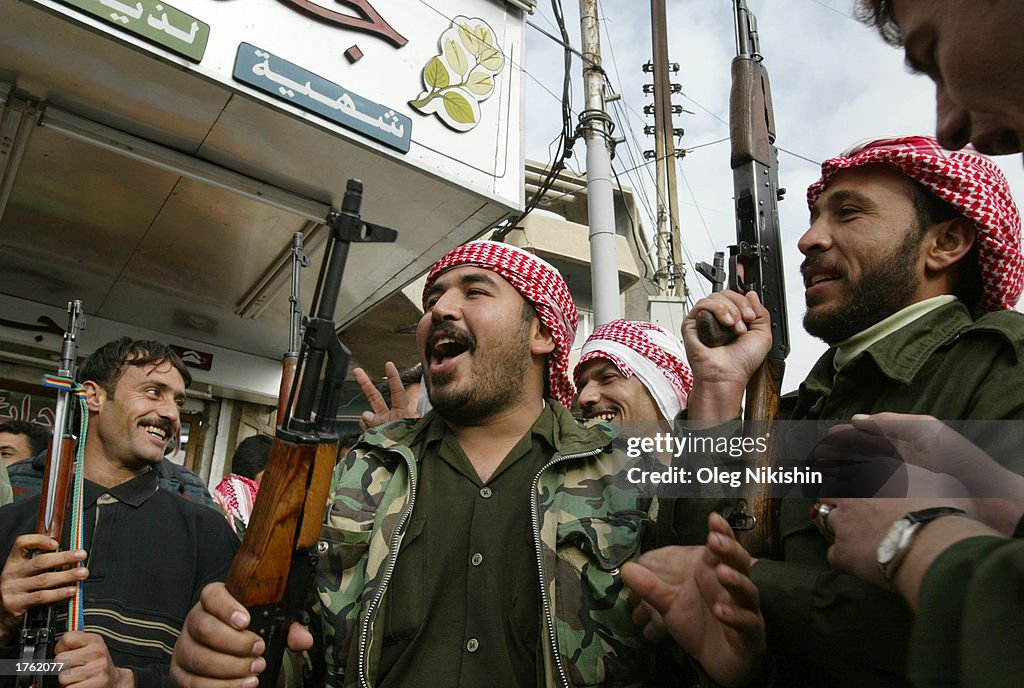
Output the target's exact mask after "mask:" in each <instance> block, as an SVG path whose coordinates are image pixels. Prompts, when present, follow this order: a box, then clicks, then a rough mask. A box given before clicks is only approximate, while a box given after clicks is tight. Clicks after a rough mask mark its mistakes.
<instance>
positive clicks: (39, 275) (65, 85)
mask: <svg viewBox="0 0 1024 688" xmlns="http://www.w3.org/2000/svg"><path fill="white" fill-rule="evenodd" d="M57 7H58V6H56V5H53V6H51V7H49V8H47V7H46V6H43V5H41V4H40V3H39V2H31V3H30V2H23V1H20V0H0V17H3V21H0V99H2V101H3V105H2V117H0V137H2V140H0V164H2V166H3V167H2V168H0V174H2V177H0V180H2V183H0V213H2V218H0V297H2V296H9V297H14V298H16V299H21V300H25V301H29V302H35V303H38V304H41V305H43V306H49V307H55V308H60V309H62V310H63V307H64V304H65V303H66V302H67V301H68V300H69V299H72V298H78V299H82V300H83V301H84V303H85V307H86V311H87V313H89V314H90V315H95V316H99V317H101V318H103V319H106V320H109V321H113V322H115V323H126V324H131V325H134V326H137V327H141V328H144V329H147V330H152V331H153V332H154V334H155V336H161V337H163V338H165V339H168V340H172V341H173V340H175V339H176V338H181V339H185V340H189V341H191V342H194V343H197V344H199V345H204V344H208V345H210V346H214V347H221V348H224V349H229V350H233V351H236V352H241V353H244V354H250V355H254V356H258V357H265V358H270V359H276V358H278V357H279V356H280V354H281V352H282V350H283V348H284V346H285V344H286V342H287V327H288V293H287V292H288V280H287V279H285V278H284V273H283V272H282V273H280V274H278V275H277V278H276V279H275V270H277V269H278V268H279V267H280V266H281V265H282V264H283V259H284V257H285V254H286V252H287V248H288V247H289V246H290V243H291V236H292V233H293V232H296V231H303V232H305V233H306V235H307V252H308V253H309V255H310V257H311V259H312V260H313V267H312V268H310V269H308V270H305V271H304V273H303V301H304V304H303V305H304V307H305V308H308V306H309V300H310V298H311V296H312V294H311V292H312V290H313V285H314V283H315V279H316V271H317V269H318V267H319V264H320V254H321V250H322V246H323V238H324V236H323V235H324V234H325V231H326V230H325V229H324V228H323V226H322V225H318V224H317V221H318V220H321V219H322V218H323V217H324V216H325V215H326V211H327V210H328V209H329V208H330V207H335V206H337V205H338V204H339V203H340V201H341V197H342V194H343V191H344V187H345V182H346V180H347V179H348V178H349V177H358V178H360V179H362V180H363V182H364V185H365V189H366V195H365V199H364V203H363V215H364V217H365V218H366V219H367V220H369V221H372V222H375V223H378V224H383V225H387V226H390V227H393V228H395V229H397V230H398V231H399V240H398V243H397V244H393V245H372V244H371V245H367V246H356V247H353V250H352V253H351V256H350V260H349V264H348V269H347V272H346V275H345V281H344V287H343V289H342V295H341V298H340V301H339V308H338V322H339V324H341V325H343V326H344V325H346V324H351V323H353V322H354V321H355V320H356V319H357V318H359V317H360V316H361V315H363V314H365V313H366V312H367V311H368V310H370V309H371V308H372V307H373V306H374V305H376V304H378V303H381V302H383V301H384V300H385V299H387V297H388V296H389V295H391V294H392V293H394V292H396V291H397V290H398V289H400V288H401V287H402V286H404V285H406V284H407V283H409V282H410V281H411V280H413V279H414V278H415V277H416V276H418V275H419V274H421V273H422V272H424V271H425V270H426V269H427V268H428V267H429V265H430V264H431V263H432V262H433V261H434V260H436V259H437V258H438V257H439V256H440V255H442V254H443V253H444V251H446V250H447V249H448V248H451V247H452V246H454V245H456V244H458V243H461V242H464V241H466V240H468V239H470V238H473V237H475V236H479V235H480V234H481V233H482V232H483V231H484V230H485V229H486V228H488V227H490V226H491V225H493V224H494V223H495V222H497V221H498V220H499V219H501V218H502V217H504V216H505V215H507V214H508V213H509V212H510V210H514V208H510V207H508V206H507V205H506V204H503V203H501V202H500V201H497V200H495V199H494V198H489V197H486V196H484V195H482V194H479V193H475V192H473V191H471V190H469V189H466V188H459V186H457V185H456V184H453V183H452V182H450V181H445V180H443V179H440V178H438V177H436V176H432V175H431V174H428V173H427V172H425V171H423V170H422V169H418V168H417V167H414V166H412V165H407V164H403V163H402V162H401V161H396V160H395V159H393V158H387V157H384V156H382V155H381V153H380V152H379V151H378V150H375V149H374V147H373V146H368V145H363V144H362V143H361V142H359V141H358V140H354V139H352V138H345V137H342V136H339V135H338V134H337V133H336V132H333V131H330V130H329V129H328V128H326V127H319V126H316V125H315V124H311V122H310V121H309V119H308V118H305V119H304V118H301V117H297V116H295V115H293V114H292V113H289V112H286V111H283V110H281V109H278V108H272V107H268V106H267V104H266V103H264V102H261V101H260V100H259V99H257V98H254V97H251V96H250V95H248V94H246V93H244V92H236V91H232V90H231V89H229V88H226V87H225V86H224V85H223V84H220V83H216V82H215V81H213V80H210V79H206V78H203V76H202V75H201V74H196V73H190V72H188V71H185V70H184V69H182V66H181V65H180V64H176V63H174V61H170V60H162V59H158V58H157V57H154V56H153V55H152V54H150V53H147V52H146V51H143V50H140V49H139V47H138V46H136V45H132V44H131V42H130V41H118V40H112V39H111V37H110V36H108V35H105V34H103V33H101V32H100V31H98V30H97V29H96V27H95V26H90V25H89V22H86V21H82V22H81V23H79V22H77V21H71V20H69V19H68V18H67V17H65V16H62V15H61V14H60V13H59V12H58V11H57ZM5 189H7V190H8V191H9V194H5V193H3V192H4V190H5ZM318 235H319V236H318ZM279 272H280V271H279ZM47 312H49V311H47ZM412 314H413V313H405V312H403V313H401V314H393V316H392V318H391V319H397V320H403V321H407V320H408V318H409V317H410V316H411V315H412ZM356 329H358V328H356ZM396 329H398V330H402V327H401V323H400V324H399V325H398V326H396ZM0 339H5V336H4V333H3V331H2V328H0ZM386 345H387V343H386V342H381V341H380V340H379V339H376V340H375V341H373V342H368V343H367V344H366V345H365V346H367V347H368V348H369V349H376V350H377V352H376V353H377V354H378V355H379V353H380V351H379V350H380V349H381V348H382V347H386ZM367 353H368V354H369V353H370V351H369V350H368V351H367ZM354 354H355V355H356V358H357V359H359V356H360V351H359V350H358V348H355V349H354ZM371 358H372V357H371ZM202 377H203V376H202V374H200V375H199V378H200V379H202Z"/></svg>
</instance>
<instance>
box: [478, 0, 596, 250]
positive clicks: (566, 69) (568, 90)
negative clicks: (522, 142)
mask: <svg viewBox="0 0 1024 688" xmlns="http://www.w3.org/2000/svg"><path fill="white" fill-rule="evenodd" d="M551 11H552V13H553V14H554V19H555V23H556V25H557V27H558V31H559V34H560V35H561V38H562V40H561V41H560V42H559V43H560V45H561V46H562V56H563V57H562V67H563V70H562V97H561V98H560V99H559V100H560V101H561V110H562V112H561V115H562V131H561V132H560V134H559V135H558V137H557V146H556V152H555V154H554V155H552V156H551V159H550V161H549V163H548V171H547V174H546V175H545V177H544V179H543V180H542V181H541V184H540V186H539V187H538V189H537V191H536V192H534V194H533V196H532V197H531V198H530V199H529V201H527V203H526V207H525V208H524V209H523V212H522V213H520V214H519V215H518V216H517V217H515V218H514V219H512V220H509V221H506V223H505V224H504V225H502V226H499V227H497V228H496V229H495V230H494V232H493V234H492V235H491V236H492V238H493V239H495V240H497V241H501V240H503V239H504V238H505V237H506V236H508V234H509V232H511V231H512V230H513V229H515V228H516V227H518V226H519V223H521V222H522V221H523V219H524V218H526V216H527V215H529V214H530V213H531V212H533V211H534V210H535V209H536V208H537V206H539V205H540V203H541V201H543V200H544V196H545V194H547V193H548V191H550V190H551V187H552V186H553V185H554V183H555V180H556V179H557V178H558V175H559V174H560V173H561V172H562V170H564V169H565V167H566V160H567V159H568V158H569V157H571V156H572V149H573V146H574V145H575V143H576V138H577V137H576V131H575V129H574V128H573V125H572V116H573V110H572V80H571V78H570V73H571V69H572V55H573V52H574V49H573V48H572V45H571V43H570V41H569V32H568V31H567V30H566V28H565V16H564V14H563V11H562V2H561V0H551ZM535 28H538V27H535ZM543 33H546V32H543ZM549 150H550V146H549Z"/></svg>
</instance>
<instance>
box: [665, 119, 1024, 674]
mask: <svg viewBox="0 0 1024 688" xmlns="http://www.w3.org/2000/svg"><path fill="white" fill-rule="evenodd" d="M807 198H808V205H809V207H810V211H811V213H810V228H809V229H808V230H807V231H806V232H805V233H804V235H803V236H802V237H801V238H800V240H799V243H798V247H799V249H800V252H801V253H802V254H803V255H804V261H803V263H802V264H801V266H800V271H801V274H802V276H803V283H804V299H805V302H806V305H807V312H806V315H805V318H804V326H805V329H807V331H808V332H810V333H811V334H813V335H815V336H817V337H819V338H820V339H822V340H824V341H825V342H826V343H827V344H829V348H828V350H827V351H826V352H825V353H824V354H823V355H822V356H821V357H820V358H819V359H818V361H817V362H816V363H815V364H814V365H813V367H812V368H811V370H810V373H809V374H808V376H807V378H806V379H805V380H804V381H803V382H802V383H800V385H799V389H798V390H796V392H795V393H792V394H789V395H786V397H784V398H783V402H782V408H781V414H780V416H781V417H782V418H784V419H787V420H797V421H799V420H807V421H813V422H814V424H815V425H817V424H820V425H821V426H833V425H835V424H836V423H841V422H843V421H845V420H847V419H850V418H851V417H852V416H854V415H856V414H877V413H892V414H922V415H930V416H934V417H935V418H938V419H940V420H947V421H963V420H984V421H991V420H1024V402H1022V397H1021V395H1020V388H1021V385H1022V383H1024V345H1022V342H1024V316H1022V315H1021V314H1020V313H1018V312H1016V311H1013V310H1011V308H1012V307H1013V305H1014V304H1016V303H1017V301H1018V299H1019V298H1020V296H1021V290H1022V287H1024V258H1022V252H1021V236H1020V231H1021V228H1020V222H1021V221H1020V215H1019V213H1018V210H1017V207H1016V204H1015V203H1014V201H1013V199H1012V197H1011V195H1010V191H1009V187H1008V185H1007V182H1006V180H1005V178H1004V177H1003V175H1002V174H1001V172H1000V171H999V170H998V168H997V167H996V166H995V165H994V164H993V163H992V162H991V161H989V160H988V159H987V158H985V157H983V156H981V155H979V154H977V153H975V152H973V151H957V152H949V151H945V150H943V149H942V148H941V147H940V146H939V145H938V144H937V143H936V141H935V140H934V139H932V138H930V137H924V136H908V137H898V138H885V139H878V140H875V141H871V142H869V143H866V144H861V145H858V146H855V147H853V148H852V149H850V150H848V151H846V152H844V153H843V154H841V155H838V156H836V157H833V158H830V159H828V160H826V161H825V162H824V163H823V164H822V174H821V178H820V179H819V180H818V181H817V182H815V183H814V184H812V185H811V186H810V188H809V189H808V195H807ZM700 311H708V312H710V313H712V314H713V315H714V316H715V317H716V319H717V320H718V321H719V322H720V323H721V324H722V325H723V326H725V327H728V328H730V329H732V331H733V332H734V333H735V334H736V335H737V336H736V339H735V340H734V341H732V342H730V343H729V344H726V345H724V346H722V347H718V348H714V349H712V348H708V347H705V346H704V345H703V344H701V343H700V341H699V339H698V338H697V336H696V324H695V317H696V314H697V313H698V312H700ZM771 327H772V324H771V322H770V317H769V313H768V311H767V310H766V309H765V308H764V307H763V306H762V305H761V304H760V302H759V301H758V299H757V297H756V295H755V294H753V293H750V294H738V293H735V292H723V293H718V294H712V295H711V296H709V297H707V298H705V299H702V300H701V301H699V302H698V303H697V304H696V305H695V306H694V309H693V310H692V311H691V313H690V315H688V316H687V320H686V322H685V324H684V328H683V330H684V337H683V338H684V344H685V348H686V352H687V360H688V361H689V363H690V365H691V366H692V367H693V374H694V378H695V385H694V388H693V390H692V391H691V393H690V396H689V398H688V400H687V409H686V412H685V413H686V415H685V419H684V420H683V422H684V423H688V422H691V421H700V426H699V427H701V428H703V429H704V430H703V431H705V432H707V431H708V430H707V427H708V422H710V421H720V422H724V421H729V420H731V419H735V418H736V417H738V416H739V414H740V411H741V406H742V404H743V394H744V390H745V388H746V386H747V383H748V381H749V379H750V377H751V375H752V374H753V373H754V371H755V370H756V369H757V367H758V366H759V365H760V363H761V361H762V360H763V359H764V357H765V355H766V353H767V352H768V349H769V347H770V344H771ZM784 386H785V387H789V388H792V387H794V386H795V384H794V382H792V381H790V382H787V383H785V385H784ZM1009 425H1010V424H1003V426H1002V427H1003V428H1007V427H1008V426H1009ZM981 426H984V427H985V428H986V429H985V430H980V429H978V428H980V427H981ZM681 427H685V426H681ZM723 427H725V426H723ZM963 427H964V429H963V431H962V432H963V433H964V434H965V435H966V436H968V438H969V439H970V440H971V441H972V442H974V444H976V445H977V446H979V447H981V448H982V449H983V450H984V451H985V452H986V453H987V454H988V455H989V456H991V457H993V458H994V459H995V460H996V461H998V462H1000V463H1002V464H1003V465H1004V466H1005V467H1007V468H1011V469H1014V468H1015V467H1016V468H1019V466H1020V464H1019V459H1018V458H1017V457H1019V454H1020V448H1019V441H1018V440H1017V439H1016V438H1015V437H1012V436H1011V435H1013V433H1012V432H1005V431H1003V432H999V431H995V430H993V429H992V425H991V424H988V425H986V424H979V423H975V424H969V425H967V426H963ZM723 432H725V431H724V430H723ZM861 458H862V457H861ZM899 466H900V464H897V470H896V473H895V474H892V469H891V468H890V470H889V471H887V472H885V473H884V475H883V479H888V482H886V483H885V485H884V487H885V489H886V490H888V491H887V492H885V493H884V494H887V495H890V496H903V495H905V494H906V485H907V482H906V480H907V478H906V473H905V472H904V471H905V469H900V468H899ZM890 475H892V478H891V479H889V478H890ZM855 477H856V476H853V475H851V474H849V471H847V473H846V474H845V478H847V479H848V480H844V482H843V486H845V487H846V489H847V490H849V489H850V488H849V487H848V486H850V485H852V486H854V487H853V489H855V490H857V492H854V493H851V492H849V491H847V492H846V495H848V496H852V497H869V496H872V495H874V494H875V491H876V490H878V489H879V488H880V487H881V486H880V485H879V484H878V482H872V481H870V480H868V477H869V476H867V475H865V476H863V477H864V480H859V479H855ZM868 483H870V484H868ZM834 487H835V485H833V488H834ZM893 490H903V491H902V492H899V491H896V492H893ZM823 499H825V498H824V497H823ZM811 502H812V500H805V499H796V498H793V499H783V500H781V507H780V509H781V514H780V517H779V522H780V523H781V535H782V543H783V546H782V552H781V554H780V555H778V556H780V560H776V561H764V560H762V561H758V562H756V565H754V566H753V567H752V568H750V573H749V577H750V580H751V581H752V582H753V583H754V584H755V585H756V587H757V588H758V590H759V593H760V599H761V601H762V604H761V612H762V614H763V617H764V622H765V630H766V633H767V637H769V638H772V639H773V642H772V643H771V645H772V647H771V655H772V657H773V659H774V660H775V661H774V667H775V669H774V673H775V676H774V681H775V683H776V684H778V685H813V684H815V683H816V682H818V681H820V678H821V677H823V676H824V677H828V678H829V680H830V681H832V682H833V683H834V684H835V685H837V686H838V685H848V686H866V685H870V686H874V687H878V688H906V687H907V686H908V685H909V683H908V681H907V678H906V662H907V655H908V645H909V638H910V626H911V621H912V619H911V616H910V615H909V614H908V612H907V610H906V607H905V605H904V604H903V603H902V601H901V600H900V599H899V598H898V597H895V596H893V595H892V594H891V593H889V592H887V591H883V589H882V587H876V586H875V585H873V584H872V583H877V584H878V586H882V585H884V584H885V581H884V579H882V574H881V573H880V571H879V570H878V567H874V566H872V567H867V568H868V569H870V570H871V571H872V573H873V576H867V577H868V578H872V580H871V582H868V581H865V580H862V579H860V578H858V577H855V576H853V575H849V574H843V573H838V572H836V571H834V570H832V569H831V568H830V566H829V562H828V560H827V559H826V556H825V554H826V551H827V550H828V542H826V541H825V540H823V537H824V535H823V534H822V533H821V532H819V530H818V529H817V528H815V527H814V524H813V523H812V522H811V521H810V517H809V513H810V507H811ZM837 508H838V509H840V511H841V510H842V508H843V507H842V506H839V507H837ZM907 510H911V509H909V508H908V509H907ZM676 563H677V564H678V565H677V566H675V567H674V569H673V570H674V571H675V572H676V574H677V575H680V576H683V577H684V578H685V577H688V576H689V575H691V574H692V573H693V569H694V565H693V564H692V563H687V561H686V560H684V559H679V560H678V561H677V562H676ZM740 568H744V567H743V566H741V567H740ZM879 629H884V630H885V632H884V633H879ZM761 659H762V658H760V657H757V656H753V657H748V658H747V660H748V664H749V665H750V666H763V665H762V664H761Z"/></svg>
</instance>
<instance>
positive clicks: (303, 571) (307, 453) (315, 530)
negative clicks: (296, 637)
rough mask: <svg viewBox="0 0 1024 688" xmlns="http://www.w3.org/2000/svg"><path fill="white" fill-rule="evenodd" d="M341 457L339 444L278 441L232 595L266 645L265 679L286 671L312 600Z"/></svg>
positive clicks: (233, 575)
mask: <svg viewBox="0 0 1024 688" xmlns="http://www.w3.org/2000/svg"><path fill="white" fill-rule="evenodd" d="M337 455H338V443H337V441H335V442H322V443H316V444H294V443H292V442H288V441H285V440H281V439H280V438H274V443H273V445H272V446H271V449H270V458H269V459H268V461H267V467H266V473H264V478H263V480H262V482H261V483H260V490H259V494H258V498H257V500H256V504H255V506H254V508H253V513H252V517H251V519H250V525H249V528H248V529H247V530H246V531H245V539H244V540H243V541H242V545H241V547H240V549H239V551H238V553H237V554H236V555H235V558H234V561H232V563H231V569H230V570H229V571H228V578H227V581H226V584H227V589H228V592H230V593H231V594H232V596H234V598H235V599H237V600H238V601H239V602H241V603H242V604H243V605H245V607H246V609H248V610H249V614H250V616H251V618H252V623H251V625H250V627H249V628H250V630H252V631H253V632H255V633H257V634H259V635H260V636H261V637H262V638H263V640H264V641H265V642H266V646H267V649H266V652H265V653H264V658H265V659H266V662H267V668H266V670H265V671H264V672H263V676H275V677H276V676H277V675H278V673H279V672H280V668H281V658H282V655H283V654H284V649H285V641H286V640H287V637H288V627H289V626H290V625H291V622H292V621H294V620H295V617H296V615H297V613H298V611H299V610H301V609H302V607H303V604H304V603H305V601H306V595H307V593H308V591H309V584H310V581H311V580H312V576H313V566H314V564H315V561H316V559H315V556H316V545H317V542H318V540H319V538H320V530H321V528H322V527H323V515H324V506H325V505H326V504H327V498H328V494H327V493H328V490H329V489H330V483H331V472H332V471H333V470H334V463H335V459H336V457H337ZM261 679H262V676H261ZM261 685H262V682H261Z"/></svg>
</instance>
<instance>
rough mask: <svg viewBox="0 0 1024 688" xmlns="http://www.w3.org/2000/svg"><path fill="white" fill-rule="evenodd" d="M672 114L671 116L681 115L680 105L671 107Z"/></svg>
mask: <svg viewBox="0 0 1024 688" xmlns="http://www.w3.org/2000/svg"><path fill="white" fill-rule="evenodd" d="M672 114H673V115H681V114H683V106H682V105H673V106H672Z"/></svg>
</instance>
